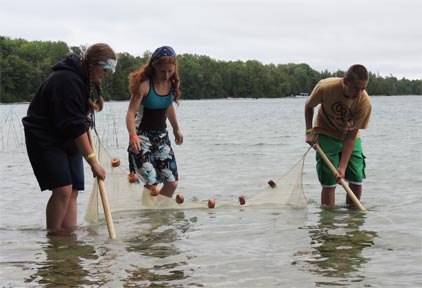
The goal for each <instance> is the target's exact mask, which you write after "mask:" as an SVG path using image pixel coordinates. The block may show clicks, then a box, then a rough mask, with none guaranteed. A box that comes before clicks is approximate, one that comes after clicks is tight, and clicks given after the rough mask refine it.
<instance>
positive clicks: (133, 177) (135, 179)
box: [127, 172, 138, 183]
mask: <svg viewBox="0 0 422 288" xmlns="http://www.w3.org/2000/svg"><path fill="white" fill-rule="evenodd" d="M127 180H128V181H129V182H130V183H137V182H138V176H137V175H136V173H135V172H130V173H129V175H127Z"/></svg>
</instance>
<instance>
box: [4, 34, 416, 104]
mask: <svg viewBox="0 0 422 288" xmlns="http://www.w3.org/2000/svg"><path fill="white" fill-rule="evenodd" d="M86 48H87V47H85V46H79V47H78V46H68V45H67V44H66V43H65V42H62V41H58V42H52V41H27V40H24V39H11V38H9V37H4V36H0V65H1V66H0V73H1V74H0V80H1V87H0V103H11V102H28V101H30V100H31V99H32V97H33V96H34V94H35V93H36V91H37V89H38V87H39V86H40V84H41V83H42V82H43V81H44V80H45V79H46V78H47V76H48V75H49V73H50V72H51V71H52V70H51V68H52V66H54V64H55V63H57V62H58V61H59V60H60V59H62V58H63V57H64V56H65V55H67V54H69V53H74V54H77V55H83V53H84V51H85V50H86ZM150 56H151V51H148V50H147V51H145V52H144V54H143V55H142V56H132V55H130V54H129V53H119V54H118V64H117V67H116V72H115V73H114V74H112V75H110V77H108V78H106V79H104V80H103V94H104V95H103V96H104V98H105V99H106V100H128V99H129V98H130V94H129V90H128V85H129V82H128V75H129V73H130V72H132V71H134V70H136V69H138V68H140V67H141V66H142V65H143V64H145V63H146V62H147V61H148V59H149V57H150ZM177 61H178V64H179V74H180V79H181V90H182V99H217V98H228V97H233V98H279V97H288V96H292V95H298V94H300V93H310V92H311V91H312V89H313V87H314V85H315V84H316V83H317V82H318V81H319V80H320V79H323V78H327V77H342V76H343V75H344V73H345V71H342V70H338V71H336V72H329V71H327V70H326V71H321V72H318V71H316V70H314V69H312V68H311V67H310V66H309V65H307V64H304V63H301V64H294V63H288V64H265V65H264V64H262V63H261V62H259V61H256V60H248V61H245V62H244V61H219V60H215V59H212V58H210V57H208V56H204V55H196V54H180V55H178V56H177ZM369 77H370V79H369V84H368V88H367V91H368V94H369V95H422V79H421V80H408V79H406V78H402V79H397V78H396V77H394V76H389V77H385V78H384V77H380V76H379V75H376V74H374V73H372V72H370V73H369Z"/></svg>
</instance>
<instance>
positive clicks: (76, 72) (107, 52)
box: [22, 43, 117, 235]
mask: <svg viewBox="0 0 422 288" xmlns="http://www.w3.org/2000/svg"><path fill="white" fill-rule="evenodd" d="M116 63H117V62H116V54H115V53H114V51H113V50H112V49H111V48H110V46H108V45H107V44H103V43H98V44H94V45H92V46H90V47H89V48H88V49H87V51H86V53H85V55H84V56H83V57H82V58H79V57H78V56H76V55H70V56H67V57H65V58H64V59H63V60H62V61H60V62H59V63H57V64H56V65H55V66H54V67H53V72H52V73H51V74H50V75H49V77H48V78H47V79H46V80H45V81H44V83H43V84H42V85H41V86H40V88H39V89H38V91H37V93H36V95H35V96H34V98H33V99H32V101H31V104H30V105H29V108H28V112H27V116H26V117H24V118H23V119H22V122H23V126H24V130H25V142H26V148H27V152H28V156H29V160H30V162H31V165H32V168H33V170H34V174H35V176H36V178H37V181H38V184H39V186H40V188H41V191H44V190H51V191H52V194H51V197H50V199H49V201H48V203H47V210H46V214H47V230H48V233H49V234H53V235H61V234H63V232H66V231H67V230H69V229H70V228H72V227H75V226H76V225H77V197H78V192H79V191H80V190H84V171H83V159H82V156H83V157H84V158H85V160H86V161H87V162H88V164H89V165H90V166H91V170H92V173H93V175H94V177H98V178H99V179H101V180H104V179H105V170H104V168H103V167H102V166H101V165H100V163H98V162H97V160H96V157H95V156H96V155H95V153H94V152H93V149H92V147H91V144H90V141H89V136H88V129H89V127H92V126H93V119H94V111H101V109H102V105H103V98H102V97H101V85H100V84H101V79H102V78H104V77H107V76H108V75H109V73H110V72H114V69H115V66H116ZM64 234H67V233H64Z"/></svg>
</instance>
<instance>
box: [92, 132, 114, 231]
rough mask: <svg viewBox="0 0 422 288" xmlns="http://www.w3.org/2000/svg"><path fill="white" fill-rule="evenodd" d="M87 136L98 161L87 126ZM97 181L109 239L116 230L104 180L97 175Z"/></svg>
mask: <svg viewBox="0 0 422 288" xmlns="http://www.w3.org/2000/svg"><path fill="white" fill-rule="evenodd" d="M88 136H89V142H90V143H91V147H92V150H93V151H94V153H95V158H96V160H97V161H99V160H98V156H97V152H96V151H95V143H94V138H93V137H92V129H91V128H89V130H88ZM97 183H98V188H99V190H100V196H101V202H102V203H103V208H104V215H105V219H106V222H107V229H108V235H109V236H110V239H116V231H115V230H114V224H113V218H112V217H111V211H110V206H109V204H108V198H107V193H106V189H105V186H104V181H103V180H101V179H99V178H98V177H97Z"/></svg>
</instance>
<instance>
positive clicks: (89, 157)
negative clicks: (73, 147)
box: [85, 152, 96, 160]
mask: <svg viewBox="0 0 422 288" xmlns="http://www.w3.org/2000/svg"><path fill="white" fill-rule="evenodd" d="M95 156H96V155H95V152H92V153H89V154H88V155H86V156H85V159H86V160H88V159H92V158H94V157H95Z"/></svg>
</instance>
